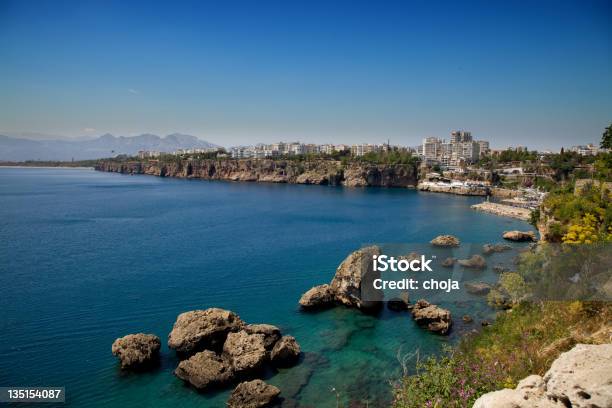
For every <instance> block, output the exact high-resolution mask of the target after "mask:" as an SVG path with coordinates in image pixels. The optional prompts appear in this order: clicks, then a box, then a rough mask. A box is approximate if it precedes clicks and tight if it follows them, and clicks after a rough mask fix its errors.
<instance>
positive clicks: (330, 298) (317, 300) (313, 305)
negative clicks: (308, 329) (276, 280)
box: [300, 284, 334, 309]
mask: <svg viewBox="0 0 612 408" xmlns="http://www.w3.org/2000/svg"><path fill="white" fill-rule="evenodd" d="M333 304H334V292H333V291H332V289H331V287H330V286H329V285H328V284H324V285H319V286H315V287H313V288H310V289H309V290H308V291H306V293H304V294H303V295H302V297H301V298H300V306H301V307H302V308H303V309H322V308H325V307H330V306H332V305H333Z"/></svg>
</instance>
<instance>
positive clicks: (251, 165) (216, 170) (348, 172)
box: [95, 159, 418, 188]
mask: <svg viewBox="0 0 612 408" xmlns="http://www.w3.org/2000/svg"><path fill="white" fill-rule="evenodd" d="M95 169H96V170H98V171H106V172H115V173H124V174H148V175H153V176H159V177H177V178H196V179H203V180H229V181H254V182H255V181H256V182H271V183H292V184H318V185H334V186H339V185H343V186H347V187H411V188H412V187H415V186H416V184H417V181H418V170H417V167H416V166H414V165H405V164H368V163H359V162H354V163H349V164H346V165H343V164H342V163H341V162H339V161H331V160H313V161H292V160H270V159H260V160H256V159H242V160H233V159H224V160H214V159H203V160H195V159H186V160H177V161H174V162H158V161H153V160H151V161H129V162H120V161H114V160H106V161H100V162H99V163H98V164H96V166H95Z"/></svg>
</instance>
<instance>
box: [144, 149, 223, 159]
mask: <svg viewBox="0 0 612 408" xmlns="http://www.w3.org/2000/svg"><path fill="white" fill-rule="evenodd" d="M219 150H220V148H218V147H207V148H203V149H202V148H192V149H178V150H176V151H174V152H172V153H169V154H174V155H182V154H199V153H214V152H217V151H219ZM161 154H162V152H159V151H156V150H139V151H138V158H139V159H156V158H158V157H159V156H160V155H161Z"/></svg>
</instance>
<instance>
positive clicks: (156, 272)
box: [0, 168, 529, 407]
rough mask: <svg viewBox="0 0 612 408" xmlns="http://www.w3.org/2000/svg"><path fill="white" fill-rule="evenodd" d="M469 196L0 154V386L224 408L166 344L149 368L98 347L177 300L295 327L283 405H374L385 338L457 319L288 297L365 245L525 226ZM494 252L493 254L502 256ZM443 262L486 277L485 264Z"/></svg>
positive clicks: (173, 309) (384, 372) (430, 341)
mask: <svg viewBox="0 0 612 408" xmlns="http://www.w3.org/2000/svg"><path fill="white" fill-rule="evenodd" d="M480 200H481V199H478V198H470V197H458V196H450V195H444V194H435V193H418V192H415V191H410V190H404V189H376V188H371V189H343V188H335V187H320V186H301V185H279V184H249V183H225V182H206V181H198V180H177V179H163V178H157V177H149V176H127V175H120V174H111V173H99V172H94V171H93V170H74V169H10V168H2V169H0V225H1V228H0V244H1V245H0V310H1V312H2V317H0V386H45V385H48V386H65V387H66V397H67V405H69V406H93V407H102V406H104V407H108V406H121V407H141V406H149V407H179V406H180V407H222V406H224V402H225V401H226V399H227V396H228V394H229V391H223V392H219V393H216V394H212V395H211V394H206V395H203V394H199V393H197V392H195V391H194V390H192V389H191V388H189V387H187V386H185V385H184V384H183V383H182V382H181V381H180V380H178V379H177V378H175V377H174V376H173V374H172V371H173V369H174V368H175V366H176V365H177V360H176V358H175V356H174V354H173V353H172V352H170V351H169V350H168V349H167V347H166V346H165V345H164V346H163V348H162V363H161V367H160V368H159V369H158V370H156V371H153V372H151V373H146V374H125V373H122V372H120V370H119V369H118V365H117V362H116V360H115V358H114V357H113V356H112V355H111V352H110V346H111V344H112V342H113V341H114V340H115V338H117V337H120V336H123V335H125V334H128V333H133V332H141V331H144V332H150V333H155V334H157V335H159V336H160V337H161V338H162V342H165V339H166V337H167V334H168V333H169V331H170V330H171V327H172V324H173V323H174V320H175V318H176V316H177V314H179V313H181V312H183V311H187V310H192V309H201V308H207V307H212V306H216V307H222V308H227V309H231V310H234V311H235V312H237V313H238V314H239V315H240V316H241V317H242V318H243V319H244V320H245V321H247V322H250V323H259V322H262V323H263V322H265V323H270V324H274V325H277V326H279V327H280V328H281V329H282V331H283V332H284V333H287V334H292V335H294V336H295V337H296V338H297V339H298V341H299V343H300V344H301V346H302V350H303V351H304V352H305V353H304V361H303V362H302V363H301V364H300V365H299V366H297V367H294V368H290V369H286V370H282V371H280V372H279V373H277V374H275V375H271V376H270V377H269V378H268V379H267V381H268V382H270V383H272V384H275V385H277V386H279V388H281V390H282V395H283V396H284V398H285V402H284V406H301V407H324V406H332V407H335V406H336V398H337V397H338V398H340V400H342V401H344V402H346V403H350V404H352V405H351V406H355V407H357V406H366V403H367V404H368V405H369V406H370V407H375V406H382V405H384V404H385V402H386V401H388V400H389V398H390V386H389V383H390V381H393V380H394V379H396V378H397V377H398V376H399V375H400V373H401V367H400V364H399V362H398V360H397V355H398V352H399V354H405V353H408V352H411V351H414V350H416V349H417V348H418V349H419V350H420V352H421V355H424V354H428V353H435V352H436V351H437V350H439V348H440V346H441V345H442V344H444V343H448V342H453V341H454V340H456V339H457V337H458V335H459V333H461V332H462V331H464V330H468V329H469V328H467V327H462V326H461V324H460V323H458V324H457V325H456V326H455V329H454V330H453V333H452V334H451V336H448V337H440V336H436V335H433V334H430V333H428V332H426V331H424V330H422V329H420V328H418V327H416V326H415V325H414V323H413V322H412V320H411V319H410V318H409V316H408V315H407V314H405V313H396V312H391V311H387V310H384V311H383V312H382V313H381V314H380V315H379V316H374V317H373V316H366V315H363V314H360V313H359V312H356V311H354V310H348V309H345V308H335V309H333V310H329V311H325V312H322V313H318V314H306V313H302V312H300V311H299V309H298V307H297V301H298V299H299V297H300V295H301V294H302V293H303V292H304V291H305V290H307V289H309V288H310V287H311V286H313V285H316V284H320V283H325V282H328V281H329V280H330V279H331V278H332V276H333V274H334V271H335V268H336V267H337V265H338V264H339V263H340V262H341V261H342V260H343V259H344V258H345V257H346V255H348V254H349V253H350V252H351V251H353V250H355V249H357V248H359V247H360V246H361V245H363V244H367V243H373V242H374V243H405V244H406V245H407V247H408V248H413V247H414V248H419V247H422V245H420V244H421V243H423V242H427V241H429V240H430V239H432V238H433V237H434V236H436V235H438V234H442V233H450V234H455V235H457V236H458V237H460V238H461V239H462V241H463V242H466V243H480V244H478V247H479V246H480V245H481V244H482V243H483V242H496V241H499V238H500V234H501V233H502V231H504V230H508V229H527V228H529V226H528V225H527V224H526V223H524V222H520V221H515V220H510V219H505V218H500V217H496V216H492V215H487V214H483V213H480V212H476V211H473V210H470V209H469V205H470V204H472V203H475V202H479V201H480ZM474 248H475V247H474V246H470V245H462V251H466V252H470V251H471V252H474ZM440 256H444V254H440ZM497 256H500V257H502V254H499V255H494V256H493V257H497ZM505 256H506V258H505V259H502V258H500V262H501V261H503V262H506V263H509V260H508V258H507V256H508V255H505ZM490 262H491V264H493V263H494V262H493V259H492V258H491V261H490ZM455 269H457V268H455ZM443 273H450V272H443ZM454 273H455V274H463V277H464V278H471V277H472V276H471V275H474V276H473V277H477V278H479V279H481V278H482V279H485V280H489V281H493V280H494V279H495V277H494V275H493V273H492V272H490V271H485V272H470V271H458V270H457V271H455V272H454ZM431 298H434V299H435V300H437V301H440V303H441V304H443V305H444V306H446V307H448V308H450V309H451V311H452V312H453V314H454V315H455V316H461V314H463V313H466V312H467V313H470V314H471V315H472V316H474V317H475V318H476V319H482V318H490V316H491V312H490V310H489V309H488V308H486V307H484V306H483V305H482V304H481V302H479V301H478V300H477V299H476V298H469V297H468V298H467V299H466V298H463V299H461V300H455V301H450V300H449V298H448V297H447V298H445V297H444V296H442V295H441V296H439V297H436V296H431ZM455 320H456V321H457V320H460V318H459V319H457V318H456V319H455ZM332 387H333V388H335V389H336V392H332V391H331V388H332Z"/></svg>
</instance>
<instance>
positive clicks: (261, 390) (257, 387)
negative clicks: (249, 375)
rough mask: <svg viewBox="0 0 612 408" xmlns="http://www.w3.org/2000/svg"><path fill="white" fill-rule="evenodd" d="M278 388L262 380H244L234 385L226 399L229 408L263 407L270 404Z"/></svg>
mask: <svg viewBox="0 0 612 408" xmlns="http://www.w3.org/2000/svg"><path fill="white" fill-rule="evenodd" d="M279 394H280V390H279V389H278V388H276V387H275V386H273V385H269V384H266V383H265V382H263V381H262V380H253V381H245V382H242V383H240V384H238V386H237V387H236V389H235V390H234V391H233V392H232V394H231V395H230V397H229V400H228V401H227V406H228V407H229V408H263V407H269V406H271V405H272V404H273V403H274V402H275V401H276V399H277V397H278V395H279Z"/></svg>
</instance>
